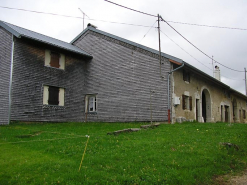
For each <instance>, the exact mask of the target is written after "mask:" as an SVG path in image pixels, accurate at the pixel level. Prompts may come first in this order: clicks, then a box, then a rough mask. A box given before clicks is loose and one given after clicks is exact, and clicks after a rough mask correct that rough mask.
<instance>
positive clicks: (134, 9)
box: [104, 0, 157, 17]
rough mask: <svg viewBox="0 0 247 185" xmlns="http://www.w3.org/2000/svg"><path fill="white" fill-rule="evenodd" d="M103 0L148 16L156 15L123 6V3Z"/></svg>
mask: <svg viewBox="0 0 247 185" xmlns="http://www.w3.org/2000/svg"><path fill="white" fill-rule="evenodd" d="M104 1H106V2H108V3H112V4H114V5H117V6H120V7H122V8H126V9H128V10H131V11H134V12H138V13H142V14H144V15H149V16H152V17H157V15H152V14H149V13H145V12H141V11H139V10H135V9H132V8H129V7H126V6H123V5H120V4H117V3H114V2H112V1H108V0H104Z"/></svg>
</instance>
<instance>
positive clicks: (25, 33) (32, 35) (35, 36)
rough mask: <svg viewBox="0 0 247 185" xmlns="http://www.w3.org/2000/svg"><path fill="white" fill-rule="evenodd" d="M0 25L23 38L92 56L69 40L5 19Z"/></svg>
mask: <svg viewBox="0 0 247 185" xmlns="http://www.w3.org/2000/svg"><path fill="white" fill-rule="evenodd" d="M0 26H2V27H3V28H5V29H6V30H8V31H9V32H11V33H12V34H13V35H15V36H16V37H18V38H21V37H24V38H29V39H32V40H36V41H39V42H43V43H46V44H49V45H52V46H55V47H58V48H62V49H65V50H68V51H71V52H74V53H77V54H80V55H83V56H86V57H89V58H92V55H91V54H89V53H87V52H85V51H83V50H82V49H80V48H78V47H76V46H74V45H72V44H70V43H67V42H64V41H61V40H58V39H55V38H52V37H48V36H46V35H42V34H40V33H37V32H34V31H31V30H28V29H25V28H21V27H19V26H15V25H13V24H10V23H7V22H3V21H0Z"/></svg>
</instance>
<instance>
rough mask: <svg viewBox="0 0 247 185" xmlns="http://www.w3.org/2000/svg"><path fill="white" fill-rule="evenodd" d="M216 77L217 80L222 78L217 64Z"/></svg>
mask: <svg viewBox="0 0 247 185" xmlns="http://www.w3.org/2000/svg"><path fill="white" fill-rule="evenodd" d="M214 78H216V79H217V80H219V81H221V79H220V68H219V67H218V66H215V69H214Z"/></svg>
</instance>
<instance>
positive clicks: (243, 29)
mask: <svg viewBox="0 0 247 185" xmlns="http://www.w3.org/2000/svg"><path fill="white" fill-rule="evenodd" d="M114 4H116V3H114ZM116 5H117V4H116ZM119 6H121V5H119ZM123 7H124V6H123ZM0 8H5V9H11V10H19V11H26V12H32V13H39V14H48V15H55V16H62V17H68V18H76V19H83V18H82V17H76V16H70V15H62V14H55V13H48V12H40V11H34V10H27V9H20V8H11V7H6V6H0ZM126 8H127V7H126ZM128 9H129V8H128ZM130 10H133V9H130ZM133 11H135V10H133ZM136 11H137V12H139V13H144V14H146V13H145V12H140V11H138V10H136ZM147 15H149V14H147ZM150 15H151V14H150ZM86 16H87V15H86ZM151 16H155V15H151ZM155 17H157V16H155ZM85 19H86V18H85ZM88 20H93V21H102V22H109V23H116V24H126V25H131V26H143V25H135V24H128V23H119V22H111V21H104V20H97V19H88ZM167 22H171V23H175V24H185V25H190V26H201V27H210V28H221V29H232V30H242V31H246V30H247V29H246V28H234V27H226V26H211V25H205V24H195V23H186V22H178V21H167ZM143 27H149V26H143Z"/></svg>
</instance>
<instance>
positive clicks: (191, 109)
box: [190, 96, 192, 110]
mask: <svg viewBox="0 0 247 185" xmlns="http://www.w3.org/2000/svg"><path fill="white" fill-rule="evenodd" d="M190 110H192V96H190Z"/></svg>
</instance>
